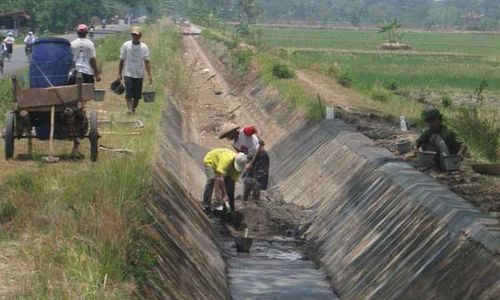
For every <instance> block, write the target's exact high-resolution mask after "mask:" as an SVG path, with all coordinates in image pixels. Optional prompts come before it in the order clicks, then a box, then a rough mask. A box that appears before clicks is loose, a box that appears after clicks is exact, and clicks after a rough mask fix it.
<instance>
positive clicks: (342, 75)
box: [337, 69, 353, 87]
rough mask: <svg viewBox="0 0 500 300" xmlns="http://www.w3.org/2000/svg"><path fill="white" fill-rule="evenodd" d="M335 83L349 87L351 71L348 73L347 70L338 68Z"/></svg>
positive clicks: (350, 84) (351, 80)
mask: <svg viewBox="0 0 500 300" xmlns="http://www.w3.org/2000/svg"><path fill="white" fill-rule="evenodd" d="M337 83H338V84H340V85H342V86H345V87H351V86H352V83H353V79H352V76H351V73H349V71H346V70H343V69H340V71H339V73H338V75H337Z"/></svg>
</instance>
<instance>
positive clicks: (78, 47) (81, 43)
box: [69, 24, 101, 84]
mask: <svg viewBox="0 0 500 300" xmlns="http://www.w3.org/2000/svg"><path fill="white" fill-rule="evenodd" d="M88 31H89V29H88V27H87V25H85V24H80V25H78V28H77V31H76V33H77V35H78V38H77V39H75V40H74V41H73V42H71V52H72V53H73V62H74V64H75V68H74V70H73V72H72V73H71V77H70V80H69V84H76V75H77V73H82V78H83V83H94V81H101V76H100V75H99V71H98V70H97V61H96V59H95V56H96V54H95V46H94V43H92V41H91V40H89V39H87V33H88ZM94 77H95V80H94Z"/></svg>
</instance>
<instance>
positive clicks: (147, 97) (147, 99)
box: [142, 92, 156, 102]
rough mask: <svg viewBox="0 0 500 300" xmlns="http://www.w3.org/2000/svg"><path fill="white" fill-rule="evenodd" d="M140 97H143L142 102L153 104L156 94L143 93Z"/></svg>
mask: <svg viewBox="0 0 500 300" xmlns="http://www.w3.org/2000/svg"><path fill="white" fill-rule="evenodd" d="M142 97H144V102H154V101H155V97H156V92H144V93H142Z"/></svg>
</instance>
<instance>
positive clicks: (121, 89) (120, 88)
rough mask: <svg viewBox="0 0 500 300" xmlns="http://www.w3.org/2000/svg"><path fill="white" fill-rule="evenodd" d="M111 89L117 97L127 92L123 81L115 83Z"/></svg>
mask: <svg viewBox="0 0 500 300" xmlns="http://www.w3.org/2000/svg"><path fill="white" fill-rule="evenodd" d="M109 89H110V90H112V91H113V92H114V93H115V94H117V95H121V94H123V93H124V92H125V87H124V86H123V84H122V82H121V80H115V81H113V82H112V83H111V85H110V86H109Z"/></svg>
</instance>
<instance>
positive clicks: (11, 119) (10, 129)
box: [5, 112, 16, 160]
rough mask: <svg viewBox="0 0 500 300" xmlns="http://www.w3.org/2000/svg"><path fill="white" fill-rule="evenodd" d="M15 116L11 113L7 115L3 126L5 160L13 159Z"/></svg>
mask: <svg viewBox="0 0 500 300" xmlns="http://www.w3.org/2000/svg"><path fill="white" fill-rule="evenodd" d="M15 120H16V116H15V114H14V113H13V112H9V113H7V120H6V124H5V159H6V160H9V159H12V158H13V157H14V130H15V122H16V121H15Z"/></svg>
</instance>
